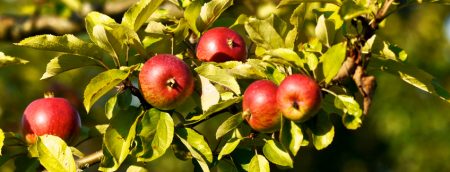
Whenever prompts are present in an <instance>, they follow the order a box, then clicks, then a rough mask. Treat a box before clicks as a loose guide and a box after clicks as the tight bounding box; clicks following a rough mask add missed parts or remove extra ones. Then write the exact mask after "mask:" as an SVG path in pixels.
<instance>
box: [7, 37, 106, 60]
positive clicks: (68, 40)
mask: <svg viewBox="0 0 450 172" xmlns="http://www.w3.org/2000/svg"><path fill="white" fill-rule="evenodd" d="M91 39H92V38H91ZM16 45H19V46H23V47H29V48H34V49H39V50H47V51H56V52H63V53H69V54H75V55H80V56H88V57H92V58H95V59H102V56H103V51H102V50H101V49H99V47H98V46H96V45H95V44H93V43H89V42H85V41H83V40H81V39H79V38H77V37H76V36H74V35H71V34H66V35H63V36H54V35H48V34H47V35H37V36H33V37H28V38H26V39H24V40H22V41H20V42H19V43H17V44H16Z"/></svg>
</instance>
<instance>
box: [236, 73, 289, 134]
mask: <svg viewBox="0 0 450 172" xmlns="http://www.w3.org/2000/svg"><path fill="white" fill-rule="evenodd" d="M277 88H278V87H277V85H275V84H274V83H273V82H272V81H269V80H258V81H255V82H253V83H252V84H250V85H249V86H248V87H247V89H246V90H245V92H244V98H243V100H242V109H243V111H244V114H243V116H244V118H245V119H246V120H247V123H248V124H249V125H250V127H252V128H253V129H254V130H256V131H259V132H267V133H270V132H274V131H276V130H278V129H279V128H280V122H281V113H280V111H279V109H278V106H277V97H276V93H277Z"/></svg>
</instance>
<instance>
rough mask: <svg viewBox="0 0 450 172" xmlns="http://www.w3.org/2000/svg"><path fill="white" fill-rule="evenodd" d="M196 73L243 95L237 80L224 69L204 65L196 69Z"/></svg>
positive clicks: (209, 64)
mask: <svg viewBox="0 0 450 172" xmlns="http://www.w3.org/2000/svg"><path fill="white" fill-rule="evenodd" d="M195 71H196V72H197V73H198V74H199V75H201V76H203V77H205V78H207V79H208V80H210V81H212V82H215V83H217V84H220V85H222V86H224V87H227V88H229V89H230V90H231V91H233V92H234V93H236V94H237V95H240V94H241V90H240V87H239V84H238V82H237V81H236V78H234V77H233V76H231V75H230V74H228V73H227V72H226V71H225V70H224V69H221V68H219V67H216V66H214V65H213V64H212V63H203V64H202V65H201V66H199V67H197V68H195Z"/></svg>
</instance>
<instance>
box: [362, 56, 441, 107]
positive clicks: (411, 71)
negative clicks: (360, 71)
mask: <svg viewBox="0 0 450 172" xmlns="http://www.w3.org/2000/svg"><path fill="white" fill-rule="evenodd" d="M369 68H371V69H372V70H373V69H376V70H380V71H384V72H387V73H390V74H392V75H394V76H396V77H398V78H400V79H402V80H403V81H405V82H406V83H408V84H410V85H412V86H414V87H417V88H418V89H420V90H422V91H425V92H428V93H430V94H432V95H435V96H438V97H440V98H441V99H443V100H445V101H447V102H449V103H450V93H449V92H448V91H447V90H445V89H444V87H443V86H442V85H440V84H439V83H438V82H437V80H436V79H435V78H434V77H433V76H432V75H430V74H428V73H426V72H425V71H423V70H420V69H418V68H415V67H413V66H408V65H406V64H403V63H401V62H396V61H394V60H382V59H380V58H371V61H370V63H369Z"/></svg>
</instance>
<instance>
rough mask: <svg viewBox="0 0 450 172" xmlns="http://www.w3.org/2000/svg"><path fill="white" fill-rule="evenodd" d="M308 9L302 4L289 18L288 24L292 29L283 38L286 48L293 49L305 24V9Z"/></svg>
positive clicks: (305, 4)
mask: <svg viewBox="0 0 450 172" xmlns="http://www.w3.org/2000/svg"><path fill="white" fill-rule="evenodd" d="M307 8H308V6H307V3H302V4H300V5H299V6H297V8H295V9H294V11H293V12H292V15H291V17H290V18H289V23H291V25H292V26H294V28H292V29H291V30H290V31H289V32H288V35H287V36H286V38H285V43H286V47H288V48H290V49H293V48H294V47H295V44H296V41H297V39H298V35H300V34H301V33H300V32H303V26H304V23H305V16H306V9H307Z"/></svg>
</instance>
